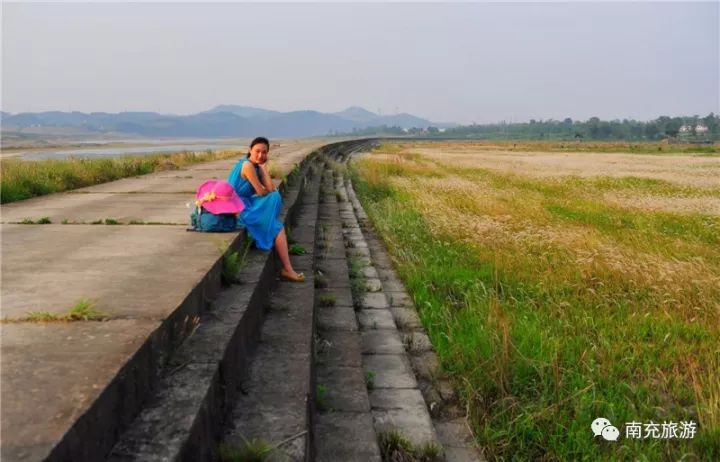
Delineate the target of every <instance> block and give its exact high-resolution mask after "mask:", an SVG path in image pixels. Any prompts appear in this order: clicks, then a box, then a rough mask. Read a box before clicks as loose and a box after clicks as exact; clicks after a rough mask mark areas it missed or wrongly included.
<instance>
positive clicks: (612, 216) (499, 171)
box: [355, 142, 720, 460]
mask: <svg viewBox="0 0 720 462" xmlns="http://www.w3.org/2000/svg"><path fill="white" fill-rule="evenodd" d="M536 149H537V146H535V145H531V146H523V145H522V144H521V143H517V144H515V146H509V145H507V144H505V145H501V146H497V145H493V144H490V143H477V142H472V143H465V142H440V143H434V142H411V143H402V144H385V145H382V146H380V147H379V148H378V149H376V150H375V151H374V152H373V153H370V154H368V155H366V156H365V157H364V158H362V159H361V160H360V161H359V162H358V163H357V164H356V167H355V168H356V181H357V183H358V190H359V195H360V197H361V199H362V200H363V201H364V203H365V205H366V208H367V209H368V213H369V215H370V217H371V219H372V220H373V222H374V224H375V226H376V227H377V229H378V231H379V232H380V234H381V236H382V237H383V238H384V240H385V242H386V243H387V245H388V247H389V248H390V252H391V254H392V255H393V256H394V259H395V262H396V264H397V266H398V269H399V272H400V274H401V275H402V276H403V278H404V279H405V282H406V284H407V285H408V287H409V289H410V291H411V292H412V294H413V296H414V298H415V301H416V303H417V305H418V307H419V309H420V313H421V317H422V318H423V321H424V323H425V324H426V327H427V328H428V331H429V332H430V334H431V337H432V338H433V341H434V343H435V346H436V348H437V349H438V352H439V354H440V356H441V358H442V360H443V364H444V366H445V367H446V369H447V370H448V371H450V372H451V373H452V374H454V375H455V377H456V379H457V380H458V383H459V386H460V388H461V389H462V391H463V396H464V397H465V399H466V400H467V404H468V406H469V408H470V409H472V410H473V412H472V415H473V418H474V422H473V423H474V425H475V429H476V434H477V436H478V440H479V442H480V443H481V444H482V445H483V447H484V448H485V449H486V454H487V455H488V456H489V457H490V458H497V459H500V458H507V457H509V456H510V455H511V454H518V453H519V454H521V455H526V456H527V457H523V458H527V459H530V460H537V459H545V460H568V459H578V458H595V457H598V456H608V457H610V458H614V459H628V460H632V459H636V458H642V457H646V456H647V457H649V459H648V460H657V459H658V458H659V459H673V460H675V459H678V458H680V457H682V456H683V454H686V455H687V457H686V459H687V460H706V457H707V456H708V455H710V456H712V457H715V456H717V457H720V443H718V442H717V441H720V384H719V383H718V381H717V377H720V358H719V355H720V352H719V351H718V349H717V345H718V344H720V157H718V156H714V155H697V154H687V153H680V154H668V153H664V154H663V155H650V154H633V153H622V152H614V153H607V152H599V153H592V152H541V151H538V150H536ZM479 370H482V373H481V372H479ZM595 414H597V415H595ZM600 415H602V416H604V417H608V416H611V417H612V418H611V420H612V421H622V420H623V419H626V420H625V421H628V422H629V421H631V420H633V419H645V421H647V420H655V421H658V419H659V420H660V421H662V420H663V419H665V420H668V421H670V420H673V419H674V420H676V421H677V420H680V419H683V420H688V419H693V420H694V421H695V422H698V421H699V422H700V426H701V428H702V431H701V432H700V433H699V435H698V438H697V439H696V440H693V441H692V442H683V443H685V444H684V445H683V444H677V443H678V442H677V441H672V442H670V441H668V440H665V441H662V440H657V441H632V440H625V441H623V442H622V446H623V447H625V450H624V451H625V452H622V451H621V452H612V450H611V449H608V448H607V447H602V446H598V445H597V444H596V443H597V442H595V441H593V440H592V438H588V437H587V435H588V434H589V430H588V429H589V427H588V425H589V423H590V422H591V421H592V420H593V419H594V417H597V416H600ZM539 416H542V417H539ZM592 416H594V417H592ZM591 417H592V418H591ZM587 419H589V420H587ZM585 420H587V421H585ZM621 431H622V428H621ZM683 451H685V452H683ZM712 457H711V458H712Z"/></svg>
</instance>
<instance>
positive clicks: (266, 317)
mask: <svg viewBox="0 0 720 462" xmlns="http://www.w3.org/2000/svg"><path fill="white" fill-rule="evenodd" d="M373 143H374V141H373V140H358V141H350V142H341V143H335V144H332V145H328V146H325V147H323V148H321V149H320V150H318V151H317V152H315V153H313V154H311V156H309V158H308V159H307V160H306V161H304V162H303V163H302V164H301V167H300V170H299V171H298V172H297V173H296V175H295V176H294V179H293V181H292V182H291V184H290V185H289V187H287V188H286V191H285V195H284V201H285V208H284V211H283V214H282V215H281V218H283V219H284V220H285V224H286V228H288V230H289V237H290V239H291V244H292V246H293V247H294V248H295V250H296V252H295V255H293V256H292V257H291V258H292V261H293V265H294V266H295V268H296V269H297V270H298V271H303V272H304V273H305V275H306V281H305V282H304V283H292V282H286V281H281V280H278V278H277V272H278V269H279V264H278V262H277V258H276V257H275V255H274V252H261V251H258V250H255V249H250V250H248V251H247V252H246V253H245V250H244V249H246V248H247V247H246V246H245V245H243V243H242V242H236V243H235V245H234V246H233V247H232V248H235V249H238V252H240V253H241V254H242V253H245V258H244V262H243V265H242V268H241V270H240V272H239V273H238V281H237V283H235V284H231V285H230V286H228V287H225V288H224V289H223V290H221V291H220V293H219V295H218V296H217V297H216V298H215V299H214V300H213V301H212V302H211V303H210V305H209V309H207V310H204V311H202V313H201V315H200V317H199V319H198V322H197V324H196V326H195V327H194V328H193V330H192V331H191V332H190V333H189V335H188V336H187V338H185V339H184V341H183V342H182V343H181V344H180V345H179V346H178V347H177V348H176V349H175V350H174V351H173V352H172V354H171V355H169V359H168V360H167V362H166V363H165V364H164V365H163V366H162V368H161V370H159V371H158V372H157V373H156V374H157V377H158V379H157V380H156V381H155V382H156V383H153V384H149V385H148V384H143V383H138V384H133V382H132V380H131V379H132V377H126V378H123V379H122V380H119V381H118V382H117V383H118V384H119V385H118V386H120V388H122V389H126V390H127V391H131V392H132V394H133V396H135V395H145V396H146V398H145V399H144V400H143V401H142V402H138V403H135V405H136V406H139V409H138V410H137V411H130V410H128V409H125V410H124V411H123V412H113V411H112V409H113V406H114V405H115V404H112V403H109V404H107V405H102V406H100V408H101V409H105V410H107V412H106V414H105V415H104V416H99V417H102V418H104V419H114V418H115V419H120V418H122V419H123V421H122V422H121V421H118V422H115V423H113V425H112V427H113V428H114V429H115V430H113V433H112V434H111V435H107V436H106V437H105V438H104V439H105V440H107V441H113V444H112V446H110V447H109V448H108V449H107V451H109V454H108V453H107V452H106V457H97V456H98V453H97V451H98V450H99V449H95V452H93V455H92V456H88V453H87V452H84V451H83V450H82V449H77V448H76V447H74V446H70V445H66V446H62V444H60V445H59V446H58V448H56V449H57V450H56V451H54V452H53V454H52V455H51V456H50V457H48V458H46V459H44V460H72V461H83V460H92V461H96V460H110V461H114V462H120V461H149V462H153V461H216V460H227V461H230V460H268V461H312V460H316V461H327V462H330V461H381V460H403V461H405V460H408V461H410V460H418V461H420V460H428V461H429V460H447V461H451V462H465V461H478V460H482V457H481V456H480V453H479V452H478V451H477V449H476V447H475V446H474V440H473V438H472V435H471V433H470V431H469V429H468V426H467V425H466V422H465V418H464V414H463V412H462V409H461V408H460V406H459V405H458V402H457V397H456V396H455V394H454V392H453V387H452V386H451V384H450V382H449V381H448V380H447V379H446V378H445V377H444V376H443V373H442V371H441V369H440V367H439V363H438V360H437V357H436V356H435V353H434V352H433V351H432V345H431V343H430V341H429V339H428V337H427V335H426V334H425V332H424V331H423V329H422V326H421V323H420V321H419V319H418V316H417V313H416V312H415V308H414V306H413V304H412V301H411V300H410V297H409V296H408V295H407V293H406V292H405V289H404V287H403V285H402V283H401V281H400V280H399V279H398V278H397V276H396V275H395V273H394V270H393V268H392V265H391V262H390V259H389V257H388V255H387V254H386V252H385V250H384V248H383V246H382V244H381V243H380V241H379V240H378V238H377V236H376V235H375V233H374V231H373V230H372V226H371V224H370V223H369V222H368V219H367V216H366V214H365V212H364V211H363V209H362V206H361V204H360V203H359V201H358V200H357V197H356V196H355V193H354V191H353V189H352V184H351V183H350V182H349V180H348V179H347V177H346V175H344V170H345V166H346V164H347V163H348V162H349V161H351V159H352V158H354V157H356V156H358V155H361V154H362V153H363V152H364V151H367V150H368V148H369V147H371V146H372V145H373ZM241 239H244V237H243V238H241ZM138 386H139V387H141V388H137V387H138ZM133 387H135V388H137V389H135V388H133ZM142 387H144V388H142ZM100 404H102V403H100ZM129 415H132V417H128V416H129ZM91 435H93V430H92V428H91V426H87V425H85V426H82V427H78V428H77V429H76V430H75V432H74V433H73V435H71V436H72V440H73V441H83V439H85V440H90V439H92V438H93V437H92V436H91ZM391 436H392V437H395V438H401V439H403V440H406V441H407V444H408V445H409V447H410V448H411V449H410V450H411V452H413V455H412V457H410V454H400V455H399V454H388V453H387V447H388V446H387V444H385V441H387V439H388V438H390V437H391ZM110 448H111V449H110ZM399 457H404V458H399Z"/></svg>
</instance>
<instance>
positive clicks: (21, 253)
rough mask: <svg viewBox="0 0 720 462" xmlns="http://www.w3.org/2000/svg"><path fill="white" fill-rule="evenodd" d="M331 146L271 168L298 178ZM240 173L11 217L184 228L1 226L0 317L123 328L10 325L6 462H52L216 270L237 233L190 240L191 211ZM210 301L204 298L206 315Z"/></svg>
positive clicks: (82, 196)
mask: <svg viewBox="0 0 720 462" xmlns="http://www.w3.org/2000/svg"><path fill="white" fill-rule="evenodd" d="M323 144H326V143H325V142H323V141H322V140H312V141H299V142H289V141H288V142H284V143H283V146H281V147H280V148H274V149H273V151H271V159H275V160H277V161H278V163H280V164H282V163H283V162H286V163H287V164H288V165H289V166H292V164H293V163H294V162H297V161H300V160H301V159H302V158H303V157H304V156H305V155H307V154H308V153H310V152H311V151H312V150H314V149H315V148H317V147H319V146H321V145H323ZM234 162H235V160H222V161H216V162H210V163H206V164H197V165H193V166H189V167H186V168H182V169H179V170H173V171H170V172H162V173H157V174H151V175H145V176H142V177H138V178H131V179H124V180H120V181H116V182H112V183H107V184H104V185H98V186H93V187H90V188H84V189H83V190H82V191H80V192H74V193H66V194H55V195H50V196H45V197H41V198H36V199H32V200H28V201H22V202H18V203H13V204H8V205H5V206H3V208H2V212H3V216H2V221H3V222H5V223H7V222H11V221H20V220H22V219H23V218H26V217H27V218H32V219H38V218H40V217H43V216H49V217H51V220H52V221H53V223H61V222H62V220H65V219H67V220H69V221H86V220H88V219H90V220H95V219H101V218H102V219H105V218H114V219H117V220H122V221H129V220H130V219H137V220H143V221H163V222H165V221H167V222H172V223H182V224H181V225H177V226H160V225H158V226H155V225H152V226H151V225H145V226H141V225H120V226H117V225H70V224H68V225H62V224H51V225H12V224H5V225H3V226H2V228H1V229H0V230H1V231H2V238H3V239H2V316H4V317H10V318H20V317H22V316H24V315H26V314H27V313H28V312H30V311H49V312H52V313H62V312H65V311H67V310H68V309H70V308H71V307H72V306H73V305H74V304H75V303H76V302H77V301H78V299H80V298H89V299H90V300H92V301H93V302H94V308H96V309H97V310H100V311H102V312H103V313H104V314H107V315H109V316H111V317H112V318H118V319H114V320H111V321H107V322H75V323H67V324H65V323H51V324H42V323H8V322H5V323H3V324H2V326H1V327H2V344H1V348H2V358H3V367H2V371H1V374H2V375H1V376H0V382H1V383H2V391H1V393H2V402H3V407H2V416H1V419H0V420H2V459H3V460H8V461H10V460H40V459H42V458H43V457H45V456H47V454H48V452H49V451H50V450H51V449H52V445H53V444H54V443H56V442H57V441H58V439H59V438H60V437H61V436H62V435H63V434H65V433H66V432H67V431H68V429H69V428H70V427H71V426H72V425H73V423H74V422H75V421H76V420H77V417H78V416H79V415H81V414H82V413H83V412H84V411H85V410H86V409H87V406H88V405H89V404H90V403H92V402H94V401H95V400H96V399H97V398H98V396H100V394H101V393H102V392H103V390H104V389H105V387H106V385H107V382H108V380H110V378H112V377H113V376H115V375H116V374H117V373H118V371H119V370H120V369H121V368H122V366H123V365H124V364H125V363H126V362H127V360H128V358H129V357H130V356H132V355H133V354H134V353H135V352H136V350H137V348H138V347H139V345H141V344H142V343H143V342H144V341H145V340H146V339H147V337H148V335H149V333H151V332H153V331H155V330H156V329H157V328H158V327H159V326H160V324H161V323H162V322H163V321H164V320H166V319H167V318H168V316H169V315H170V314H171V313H173V311H175V310H176V309H177V308H178V305H179V304H180V303H182V301H183V300H185V299H187V297H188V296H189V294H191V292H192V291H193V289H195V288H196V286H197V284H198V282H199V281H200V280H201V279H202V278H203V277H204V276H205V275H207V274H208V270H209V269H210V267H212V266H213V264H217V261H218V259H219V256H220V253H219V251H218V249H217V246H216V245H215V243H214V241H221V242H223V241H224V242H228V241H230V240H232V239H234V237H235V236H236V235H237V233H229V234H213V235H209V234H202V233H189V232H186V231H185V226H186V223H187V222H188V215H189V210H188V209H187V208H186V207H185V203H186V202H191V201H192V200H193V199H194V194H193V191H194V190H195V188H197V186H199V184H200V183H202V181H204V180H206V179H211V178H213V177H221V178H224V177H225V176H226V175H227V173H228V172H229V169H230V167H231V166H232V165H233V164H234ZM178 177H180V178H178ZM186 177H191V178H186ZM149 204H161V205H160V206H159V207H157V206H156V205H152V206H148V205H149ZM205 296H206V294H205V293H204V291H200V292H198V293H197V294H196V297H197V298H198V301H199V304H200V305H202V304H203V303H204V301H203V300H202V299H203V297H205ZM40 401H41V402H42V405H38V404H39V402H40ZM114 417H115V416H114ZM114 417H113V418H114ZM111 436H112V435H109V437H111Z"/></svg>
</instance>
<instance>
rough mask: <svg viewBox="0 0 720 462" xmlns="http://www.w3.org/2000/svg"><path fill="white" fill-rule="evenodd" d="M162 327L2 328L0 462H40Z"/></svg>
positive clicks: (136, 323)
mask: <svg viewBox="0 0 720 462" xmlns="http://www.w3.org/2000/svg"><path fill="white" fill-rule="evenodd" d="M156 327H157V322H156V321H152V320H145V319H123V320H115V321H108V322H85V323H72V324H71V323H38V324H33V323H21V324H12V325H8V324H4V325H2V436H3V442H2V444H3V446H2V460H42V459H43V458H44V457H45V456H46V455H47V454H48V453H49V452H50V450H51V449H52V446H53V445H54V444H55V443H56V442H57V441H58V440H59V439H60V438H61V437H62V436H63V434H65V432H66V431H67V429H68V426H69V424H70V423H72V422H74V421H75V420H76V419H77V418H78V417H79V416H80V415H81V414H82V412H83V411H84V410H85V409H86V408H87V406H89V405H90V404H91V403H92V401H93V400H94V399H95V398H96V397H97V395H98V394H99V393H100V392H101V391H102V389H103V388H104V386H105V385H106V384H107V383H108V382H109V381H110V380H112V378H113V377H114V376H115V374H117V371H118V368H119V365H121V364H124V363H125V362H126V361H127V360H128V359H129V358H130V357H131V356H132V355H133V354H135V352H136V351H137V349H138V348H139V346H140V345H141V344H142V343H143V342H144V341H145V339H146V338H147V336H148V335H149V334H150V333H151V332H152V331H153V330H154V329H155V328H156ZM128 398H129V399H132V398H131V397H128ZM6 457H7V459H6Z"/></svg>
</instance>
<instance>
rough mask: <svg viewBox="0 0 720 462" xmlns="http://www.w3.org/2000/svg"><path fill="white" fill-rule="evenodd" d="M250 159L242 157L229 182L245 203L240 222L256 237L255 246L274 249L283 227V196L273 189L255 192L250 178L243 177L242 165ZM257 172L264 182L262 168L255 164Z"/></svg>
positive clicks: (239, 218)
mask: <svg viewBox="0 0 720 462" xmlns="http://www.w3.org/2000/svg"><path fill="white" fill-rule="evenodd" d="M245 162H250V161H249V160H248V159H240V160H239V161H238V163H237V164H235V167H233V169H232V171H230V176H229V177H228V183H230V184H231V185H233V188H235V192H236V193H237V195H238V196H240V199H241V200H242V201H243V204H245V209H243V211H242V212H241V213H240V216H239V217H238V222H239V223H240V224H241V225H243V226H245V228H247V230H248V233H249V234H250V236H252V238H253V239H255V246H256V247H257V248H259V249H262V250H270V249H272V246H273V242H274V241H275V236H277V233H279V232H280V230H281V229H282V228H283V224H282V222H281V221H280V220H279V219H278V216H279V215H280V211H281V210H282V206H283V203H282V197H281V196H280V193H279V192H278V191H273V192H271V193H268V194H266V195H264V196H259V195H257V194H256V193H255V188H253V186H252V184H250V182H249V181H248V180H246V179H245V178H243V177H242V175H241V172H242V167H243V165H244V164H245ZM255 173H256V174H257V177H258V179H259V180H260V181H261V182H262V170H260V167H257V166H255Z"/></svg>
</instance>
